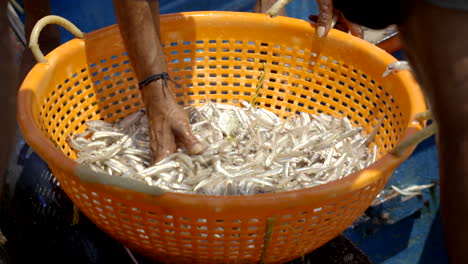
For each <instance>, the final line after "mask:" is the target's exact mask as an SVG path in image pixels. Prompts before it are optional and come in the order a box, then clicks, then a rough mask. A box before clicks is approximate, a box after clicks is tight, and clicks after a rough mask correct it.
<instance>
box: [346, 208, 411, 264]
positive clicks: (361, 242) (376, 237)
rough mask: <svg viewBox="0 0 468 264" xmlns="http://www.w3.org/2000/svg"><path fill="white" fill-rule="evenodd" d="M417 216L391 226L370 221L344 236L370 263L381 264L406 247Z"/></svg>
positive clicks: (348, 230) (348, 231)
mask: <svg viewBox="0 0 468 264" xmlns="http://www.w3.org/2000/svg"><path fill="white" fill-rule="evenodd" d="M419 215H420V214H419V213H415V214H413V215H411V216H408V217H406V218H404V219H402V220H401V221H399V222H397V223H395V224H392V225H386V224H381V223H380V222H373V220H372V219H370V220H369V221H367V222H366V223H363V224H361V225H359V226H357V227H355V228H353V229H347V230H346V231H345V233H344V234H345V235H346V236H347V237H348V238H349V239H351V240H352V241H353V242H354V243H355V244H356V246H357V247H358V248H360V249H361V250H362V251H363V252H365V253H366V254H367V255H368V257H369V258H370V259H371V261H373V262H374V263H382V262H383V261H385V260H387V259H390V258H392V257H393V256H395V255H397V254H398V253H400V252H401V251H403V250H405V249H406V248H407V247H408V244H409V240H410V238H411V231H412V230H413V225H414V222H415V220H416V219H417V218H418V217H419Z"/></svg>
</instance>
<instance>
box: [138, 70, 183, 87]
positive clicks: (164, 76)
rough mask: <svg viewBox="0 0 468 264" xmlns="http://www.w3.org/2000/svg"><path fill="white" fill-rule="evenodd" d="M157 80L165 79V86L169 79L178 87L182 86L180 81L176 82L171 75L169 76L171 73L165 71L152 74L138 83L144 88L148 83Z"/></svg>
mask: <svg viewBox="0 0 468 264" xmlns="http://www.w3.org/2000/svg"><path fill="white" fill-rule="evenodd" d="M157 80H163V82H164V86H167V81H171V82H173V83H174V84H175V85H176V86H177V87H178V88H180V85H179V84H178V83H176V82H175V81H174V80H172V79H171V77H169V74H168V73H167V72H163V73H158V74H155V75H151V76H150V77H148V78H146V79H144V80H143V81H141V82H139V83H138V87H139V88H140V90H141V89H143V88H144V87H145V86H147V85H148V84H150V83H151V82H154V81H157Z"/></svg>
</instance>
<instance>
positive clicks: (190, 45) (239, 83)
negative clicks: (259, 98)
mask: <svg viewBox="0 0 468 264" xmlns="http://www.w3.org/2000/svg"><path fill="white" fill-rule="evenodd" d="M164 47H165V52H166V55H167V56H168V67H169V70H170V73H171V75H172V76H173V78H174V79H175V80H176V81H177V82H179V83H180V84H181V88H180V89H177V88H176V89H175V94H176V96H177V99H178V101H179V103H180V104H183V105H187V104H202V103H204V102H205V101H206V100H207V99H209V100H210V99H211V100H212V101H213V102H218V103H233V104H237V103H239V100H250V98H251V96H252V94H253V92H254V91H255V86H256V84H257V82H258V78H259V77H260V75H261V68H263V66H262V61H265V60H264V59H262V58H260V57H259V54H257V51H258V47H257V43H256V42H252V41H242V40H225V39H203V40H197V41H192V42H191V41H180V42H173V43H166V44H165V45H164Z"/></svg>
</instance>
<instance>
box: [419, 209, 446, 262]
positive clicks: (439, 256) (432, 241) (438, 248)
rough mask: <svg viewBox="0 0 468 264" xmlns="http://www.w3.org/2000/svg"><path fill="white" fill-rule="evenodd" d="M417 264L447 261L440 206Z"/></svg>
mask: <svg viewBox="0 0 468 264" xmlns="http://www.w3.org/2000/svg"><path fill="white" fill-rule="evenodd" d="M418 263H419V264H431V263H434V264H435V263H448V257H447V248H446V247H445V239H444V231H443V226H442V217H441V215H440V208H439V209H438V210H437V213H436V215H435V217H434V220H433V222H432V225H431V229H430V231H429V235H428V236H427V239H426V242H425V244H424V249H423V252H422V254H421V258H420V259H419V262H418Z"/></svg>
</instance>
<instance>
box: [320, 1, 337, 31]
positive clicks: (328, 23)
mask: <svg viewBox="0 0 468 264" xmlns="http://www.w3.org/2000/svg"><path fill="white" fill-rule="evenodd" d="M317 5H318V7H319V15H318V21H317V37H319V38H323V37H325V36H326V35H327V34H328V32H329V31H330V29H331V27H332V22H333V4H332V0H317Z"/></svg>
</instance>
